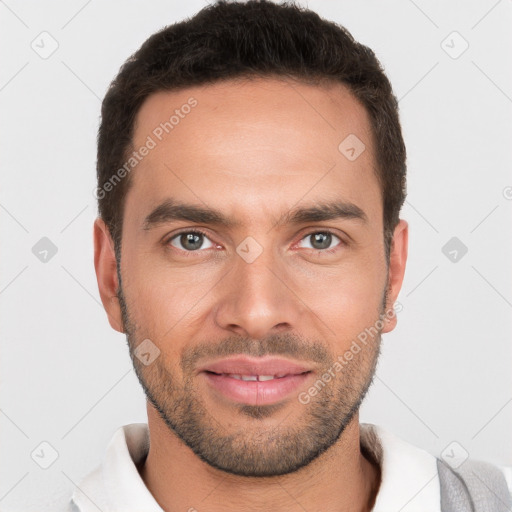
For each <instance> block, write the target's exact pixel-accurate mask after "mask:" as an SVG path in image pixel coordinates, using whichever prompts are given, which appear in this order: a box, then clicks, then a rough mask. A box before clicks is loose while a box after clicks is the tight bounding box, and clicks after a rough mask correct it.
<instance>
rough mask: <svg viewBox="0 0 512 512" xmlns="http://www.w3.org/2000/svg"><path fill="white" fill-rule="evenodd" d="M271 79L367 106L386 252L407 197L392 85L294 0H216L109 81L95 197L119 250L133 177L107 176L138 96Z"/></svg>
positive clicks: (127, 145)
mask: <svg viewBox="0 0 512 512" xmlns="http://www.w3.org/2000/svg"><path fill="white" fill-rule="evenodd" d="M272 76H281V77H291V78H294V79H298V80H302V81H305V82H308V83H320V82H321V81H326V80H329V81H334V82H340V83H342V84H345V85H346V86H347V87H348V88H349V90H350V91H351V92H352V94H353V95H354V97H355V98H357V100H358V101H359V102H360V103H361V104H362V105H363V106H364V107H365V109H366V110H367V112H368V114H369V117H370V121H371V125H372V132H373V136H374V141H375V148H376V155H375V159H376V166H377V177H378V179H379V183H380V187H381V193H382V199H383V211H384V218H383V224H384V240H385V246H386V257H387V258H388V257H389V250H390V244H391V239H392V235H393V231H394V228H395V226H396V225H397V223H398V221H399V214H400V209H401V207H402V204H403V202H404V200H405V195H406V181H405V176H406V163H405V160H406V151H405V145H404V141H403V138H402V133H401V127H400V121H399V116H398V102H397V100H396V98H395V96H394V94H393V91H392V88H391V84H390V83H389V80H388V79H387V77H386V75H385V74H384V70H383V69H382V67H381V65H380V63H379V61H378V60H377V58H376V57H375V54H374V53H373V51H372V50H370V49H369V48H367V47H366V46H364V45H362V44H360V43H358V42H356V41H355V40H354V38H353V37H352V35H351V34H350V33H349V32H348V31H347V30H346V29H345V28H344V27H342V26H340V25H337V24H335V23H333V22H330V21H326V20H323V19H322V18H320V17H319V16H318V15H317V14H316V13H314V12H312V11H310V10H308V9H305V8H302V7H299V6H297V5H295V4H293V3H288V2H286V3H282V4H276V3H273V2H270V1H268V0H251V1H248V2H227V1H225V0H220V1H218V2H217V3H216V4H214V5H209V6H207V7H205V8H204V9H202V10H201V11H199V12H198V13H197V14H196V15H195V16H194V17H192V18H190V19H187V20H186V21H182V22H180V23H176V24H174V25H170V26H167V27H165V28H164V29H162V30H161V31H159V32H157V33H155V34H153V35H152V36H151V37H150V38H149V39H147V40H146V41H145V42H144V44H143V45H142V46H141V47H140V49H139V50H138V51H137V52H136V53H135V54H133V55H132V56H131V57H130V58H129V59H128V60H127V61H126V62H125V63H124V64H123V66H122V67H121V69H120V71H119V73H118V75H117V76H116V78H115V79H114V80H113V81H112V83H111V85H110V87H109V89H108V92H107V94H106V95H105V98H104V100H103V104H102V109H101V124H100V128H99V132H98V161H97V178H98V189H97V198H98V210H99V215H100V217H101V218H102V219H103V220H104V222H105V224H106V225H107V227H108V229H109V231H110V234H111V236H112V238H113V241H114V244H115V248H116V253H117V254H118V257H120V250H121V232H122V224H123V210H124V202H125V197H126V193H127V191H128V189H129V187H130V184H131V181H132V180H131V174H128V175H127V176H126V178H123V179H119V180H117V181H116V182H115V183H113V182H112V178H113V177H114V176H115V173H116V171H118V170H120V169H121V168H122V166H123V165H125V163H126V161H127V159H128V155H129V153H130V151H133V144H132V142H133V140H132V139H133V133H134V123H135V118H136V115H137V113H138V111H139V109H140V107H141V105H142V103H143V102H144V100H145V99H147V98H148V96H149V95H151V94H153V93H155V92H159V91H172V90H179V89H184V88H187V87H192V86H197V85H207V84H211V83H215V82H219V81H223V80H229V79H237V78H244V77H272ZM340 142H341V141H340ZM124 174H125V173H123V175H124ZM109 180H110V181H109ZM108 183H110V186H109V187H108V194H107V193H105V191H106V190H107V187H106V186H105V185H106V184H108ZM118 261H119V260H118Z"/></svg>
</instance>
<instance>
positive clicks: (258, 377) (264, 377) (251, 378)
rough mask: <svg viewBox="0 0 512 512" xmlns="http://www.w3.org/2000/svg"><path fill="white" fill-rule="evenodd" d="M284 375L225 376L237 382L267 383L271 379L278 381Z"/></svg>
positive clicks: (232, 374)
mask: <svg viewBox="0 0 512 512" xmlns="http://www.w3.org/2000/svg"><path fill="white" fill-rule="evenodd" d="M285 375H286V374H285V373H283V374H281V375H237V374H235V373H229V374H228V375H227V376H228V377H231V378H232V379H237V380H245V381H253V382H254V381H260V382H261V381H267V380H273V379H279V378H281V377H284V376H285Z"/></svg>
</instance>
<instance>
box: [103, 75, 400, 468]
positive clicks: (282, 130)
mask: <svg viewBox="0 0 512 512" xmlns="http://www.w3.org/2000/svg"><path fill="white" fill-rule="evenodd" d="M173 114H174V118H171V116H172V115H173ZM166 122H167V123H168V124H167V125H166V124H165V123H166ZM347 137H349V138H348V139H347ZM355 137H356V138H355ZM345 139H346V141H345ZM343 141H345V142H343ZM363 144H364V146H363ZM143 146H146V147H148V148H149V150H148V151H140V153H146V154H145V156H143V158H141V159H140V161H139V162H138V163H137V165H136V168H135V169H134V170H133V171H132V175H131V179H132V180H133V181H132V186H131V188H130V189H129V191H128V193H127V196H126V202H125V210H124V221H123V230H122V252H121V254H120V259H118V261H117V263H119V265H118V266H117V268H116V261H115V255H114V254H113V249H112V241H111V239H110V238H109V236H108V232H107V230H106V228H105V226H104V224H102V222H101V221H97V223H96V231H95V233H96V258H95V263H96V270H97V274H98V282H99V286H100V293H101V295H102V300H103V302H104V304H105V307H106V309H107V312H108V313H109V318H110V321H111V325H112V326H113V327H114V328H116V329H118V330H122V331H123V332H125V333H126V335H127V339H128V343H129V346H130V354H131V356H132V360H133V364H134V367H135V370H136V373H137V375H138V378H139V380H140V382H141V385H142V386H143V388H144V391H145V393H146V396H147V398H148V401H149V403H150V404H151V406H152V407H154V408H155V410H156V411H158V414H159V415H160V417H161V418H162V420H163V421H164V422H165V424H166V425H167V426H168V428H169V429H170V431H171V432H172V433H173V434H174V435H176V436H177V437H178V438H180V439H181V440H182V441H183V442H184V443H185V444H186V445H187V446H188V447H190V448H191V449H192V450H193V452H194V453H195V454H196V455H197V456H199V457H200V458H201V459H202V460H204V461H206V462H207V463H208V464H210V465H211V466H213V467H216V468H219V469H221V470H223V471H226V472H229V473H233V474H238V475H246V476H271V475H278V474H285V473H290V472H292V471H296V470H298V469H299V468H301V467H303V466H305V465H306V464H308V463H309V462H311V461H312V460H314V459H315V458H316V457H318V456H319V455H320V454H321V453H323V452H324V451H325V450H327V449H328V448H329V447H330V446H332V445H333V444H334V443H335V442H336V440H337V439H338V438H339V436H340V435H341V434H342V432H343V431H344V429H345V428H346V426H347V425H348V424H349V423H350V422H351V421H352V420H353V419H354V417H357V416H355V415H356V414H357V411H358V408H359V406H360V404H361V401H362V400H363V398H364V396H365V394H366V391H367V390H368V387H369V386H370V384H371V382H372V378H373V375H374V372H375V367H376V362H377V359H378V354H379V346H380V336H381V333H382V332H387V331H389V330H391V329H392V328H393V327H394V325H395V321H396V320H395V317H394V315H390V314H386V312H389V311H390V310H391V308H392V305H393V302H394V300H395V299H396V296H397V294H398V291H399V289H400V286H401V282H402V278H403V271H404V267H405V259H406V245H407V244H406V242H407V229H406V225H405V223H403V222H401V223H400V224H399V225H398V226H397V228H396V230H395V237H394V244H393V248H392V253H391V256H390V262H389V265H387V263H386V256H385V250H384V238H383V220H382V198H381V191H380V187H379V182H378V179H377V176H376V171H375V169H374V162H375V150H374V146H373V141H372V136H371V129H370V123H369V119H368V116H367V114H366V111H365V109H364V108H363V107H362V106H361V105H360V104H359V103H358V102H357V101H356V100H355V99H354V98H353V97H352V96H351V94H350V93H349V92H348V91H347V89H345V88H344V87H343V86H342V85H339V84H338V85H330V86H321V87H320V86H312V85H305V84H297V83H292V82H286V81H278V80H273V79H266V80H262V79H258V80H253V81H244V82H233V81H230V82H225V83H222V84H215V85H210V86H202V87H196V88H190V89H186V90H183V91H180V92H162V93H157V94H154V95H152V96H150V97H149V98H148V99H147V100H146V102H145V103H144V104H143V106H142V108H141V109H140V111H139V113H138V116H137V121H136V128H135V135H134V144H133V147H134V149H135V150H137V149H139V148H141V147H143ZM362 149H364V150H362ZM361 150H362V151H361ZM116 292H117V293H116ZM114 295H115V296H116V297H115V298H113V296H114ZM120 325H122V326H123V328H122V329H121V328H120V327H119V326H120ZM363 338H364V339H365V342H364V343H363V342H362V340H363ZM354 342H355V343H356V346H358V347H359V349H358V350H357V349H355V348H354ZM141 356H142V357H141Z"/></svg>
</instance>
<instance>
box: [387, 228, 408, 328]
mask: <svg viewBox="0 0 512 512" xmlns="http://www.w3.org/2000/svg"><path fill="white" fill-rule="evenodd" d="M408 243H409V226H408V224H407V222H406V221H405V220H402V219H401V220H400V221H399V223H398V224H397V226H396V228H395V231H394V233H393V240H392V241H391V250H390V254H389V268H388V300H387V304H386V311H390V310H392V308H393V306H394V304H395V301H396V299H397V297H398V293H399V292H400V289H401V288H402V282H403V280H404V274H405V264H406V262H407V248H408ZM396 323H397V318H396V314H393V315H386V316H385V324H384V327H383V329H382V332H383V333H386V332H390V331H392V330H393V329H394V328H395V327H396Z"/></svg>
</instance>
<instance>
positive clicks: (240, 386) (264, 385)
mask: <svg viewBox="0 0 512 512" xmlns="http://www.w3.org/2000/svg"><path fill="white" fill-rule="evenodd" d="M312 373H313V371H312V369H310V368H308V367H306V366H304V365H303V364H299V363H295V362H292V361H289V360H286V359H281V358H279V359H278V358H269V357H265V358H248V357H245V356H243V357H240V356H238V357H234V358H230V359H223V360H221V361H216V362H213V363H210V364H206V365H204V366H203V367H202V368H201V369H200V370H199V375H200V376H202V377H203V378H205V379H206V381H207V383H208V385H209V386H210V388H211V389H212V391H213V392H214V393H215V394H216V395H217V396H221V397H222V398H224V399H227V400H229V401H231V402H235V403H239V404H245V405H269V404H274V403H277V402H279V401H283V400H285V399H287V398H288V397H289V396H290V395H291V394H292V393H293V392H294V391H297V389H298V388H299V387H300V386H301V385H303V384H304V382H305V381H306V380H307V379H308V378H309V377H310V375H311V374H312Z"/></svg>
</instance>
